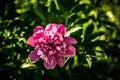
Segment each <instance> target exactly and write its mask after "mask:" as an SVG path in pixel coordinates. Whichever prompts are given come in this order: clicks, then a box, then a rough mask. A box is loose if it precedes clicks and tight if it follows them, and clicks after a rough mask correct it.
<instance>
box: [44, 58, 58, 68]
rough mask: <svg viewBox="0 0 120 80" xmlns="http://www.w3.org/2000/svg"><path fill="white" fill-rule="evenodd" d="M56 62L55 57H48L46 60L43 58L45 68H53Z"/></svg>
mask: <svg viewBox="0 0 120 80" xmlns="http://www.w3.org/2000/svg"><path fill="white" fill-rule="evenodd" d="M56 64H57V61H56V60H55V57H52V58H49V57H48V60H44V67H45V68H46V69H54V68H55V66H56Z"/></svg>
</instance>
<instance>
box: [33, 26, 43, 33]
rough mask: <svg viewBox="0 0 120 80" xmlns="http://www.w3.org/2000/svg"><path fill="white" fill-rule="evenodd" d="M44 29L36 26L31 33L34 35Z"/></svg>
mask: <svg viewBox="0 0 120 80" xmlns="http://www.w3.org/2000/svg"><path fill="white" fill-rule="evenodd" d="M42 30H44V28H43V27H42V26H36V28H34V29H33V32H34V33H36V32H38V31H42Z"/></svg>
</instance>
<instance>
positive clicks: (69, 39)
mask: <svg viewBox="0 0 120 80" xmlns="http://www.w3.org/2000/svg"><path fill="white" fill-rule="evenodd" d="M65 42H66V44H67V45H72V44H76V43H77V41H76V40H75V39H74V38H72V37H65Z"/></svg>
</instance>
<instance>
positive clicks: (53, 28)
mask: <svg viewBox="0 0 120 80" xmlns="http://www.w3.org/2000/svg"><path fill="white" fill-rule="evenodd" d="M45 31H51V32H54V33H56V32H57V24H48V25H47V26H46V28H45Z"/></svg>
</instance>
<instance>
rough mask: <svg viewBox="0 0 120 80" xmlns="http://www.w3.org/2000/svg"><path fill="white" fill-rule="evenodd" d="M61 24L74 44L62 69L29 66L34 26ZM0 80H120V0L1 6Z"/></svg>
mask: <svg viewBox="0 0 120 80" xmlns="http://www.w3.org/2000/svg"><path fill="white" fill-rule="evenodd" d="M49 23H58V24H60V23H61V24H64V25H65V26H66V29H67V33H66V34H67V35H70V36H72V37H74V38H75V39H76V40H77V41H78V43H77V44H76V45H75V47H76V55H75V56H74V57H72V58H70V59H68V61H67V62H66V64H65V65H64V67H62V68H59V67H58V66H56V68H55V69H53V70H46V69H45V68H44V66H43V61H42V60H39V61H38V62H36V63H31V62H30V61H29V59H28V55H29V53H30V52H31V51H32V50H33V48H31V47H30V46H28V45H27V44H26V40H27V39H28V38H29V37H30V36H31V35H32V33H33V31H32V30H33V29H34V28H35V26H37V25H42V26H44V27H45V26H46V25H47V24H49ZM0 46H1V47H0V80H26V79H27V80H120V72H119V71H120V0H0Z"/></svg>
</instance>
